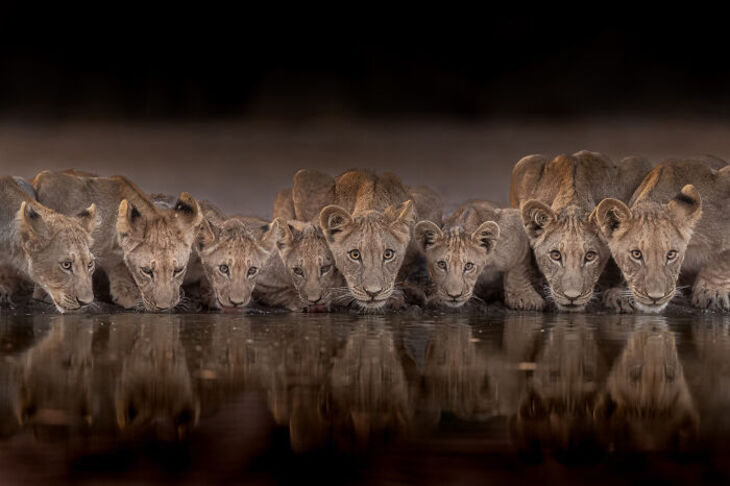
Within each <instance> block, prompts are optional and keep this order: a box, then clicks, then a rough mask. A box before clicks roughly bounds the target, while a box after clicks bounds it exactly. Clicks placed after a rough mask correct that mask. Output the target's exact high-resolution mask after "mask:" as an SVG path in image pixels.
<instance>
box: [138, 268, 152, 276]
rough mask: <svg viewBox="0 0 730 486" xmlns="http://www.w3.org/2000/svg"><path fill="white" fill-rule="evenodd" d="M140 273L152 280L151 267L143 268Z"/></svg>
mask: <svg viewBox="0 0 730 486" xmlns="http://www.w3.org/2000/svg"><path fill="white" fill-rule="evenodd" d="M139 271H140V272H142V273H144V274H145V275H147V276H148V277H150V278H152V275H153V272H152V269H151V268H150V267H142V268H140V269H139Z"/></svg>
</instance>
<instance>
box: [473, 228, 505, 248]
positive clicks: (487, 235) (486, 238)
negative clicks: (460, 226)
mask: <svg viewBox="0 0 730 486" xmlns="http://www.w3.org/2000/svg"><path fill="white" fill-rule="evenodd" d="M471 239H472V240H473V241H474V242H475V243H476V244H477V245H479V246H481V247H483V248H484V249H485V250H486V252H487V253H490V252H492V251H493V250H494V246H495V245H496V244H497V240H498V239H499V225H498V224H497V223H495V222H494V221H485V222H484V223H482V224H480V225H479V227H478V228H477V229H476V231H475V232H474V233H472V234H471Z"/></svg>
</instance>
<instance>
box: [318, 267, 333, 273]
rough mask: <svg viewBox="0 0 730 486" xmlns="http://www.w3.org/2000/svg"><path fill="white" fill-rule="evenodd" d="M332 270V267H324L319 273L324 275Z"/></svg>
mask: <svg viewBox="0 0 730 486" xmlns="http://www.w3.org/2000/svg"><path fill="white" fill-rule="evenodd" d="M331 269H332V265H322V266H321V267H320V269H319V273H320V274H322V275H324V274H325V273H327V272H329V271H330V270H331Z"/></svg>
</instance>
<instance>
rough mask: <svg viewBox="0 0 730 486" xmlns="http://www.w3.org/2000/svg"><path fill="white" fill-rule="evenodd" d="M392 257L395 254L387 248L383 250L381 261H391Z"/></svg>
mask: <svg viewBox="0 0 730 486" xmlns="http://www.w3.org/2000/svg"><path fill="white" fill-rule="evenodd" d="M394 256H395V252H394V251H393V250H391V249H390V248H388V249H387V250H385V252H383V260H385V261H386V262H387V261H390V260H392V259H393V257H394Z"/></svg>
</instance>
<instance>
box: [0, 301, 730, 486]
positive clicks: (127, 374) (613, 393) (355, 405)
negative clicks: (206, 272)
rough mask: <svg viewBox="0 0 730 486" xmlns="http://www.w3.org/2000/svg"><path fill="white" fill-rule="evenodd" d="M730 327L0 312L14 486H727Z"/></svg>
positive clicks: (713, 319) (694, 319)
mask: <svg viewBox="0 0 730 486" xmlns="http://www.w3.org/2000/svg"><path fill="white" fill-rule="evenodd" d="M728 410H730V319H729V318H728V317H723V316H712V315H707V316H701V317H698V316H690V317H673V318H665V317H656V316H652V317H649V316H626V315H624V316H621V315H618V316H617V315H556V314H520V313H508V314H506V315H501V316H494V317H484V316H479V317H477V316H466V315H437V316H428V317H414V316H403V315H398V316H350V315H342V314H332V315H291V314H283V315H274V316H272V315H269V316H244V315H226V314H196V315H151V314H113V315H75V316H74V315H42V314H36V315H18V314H4V315H0V484H3V485H5V484H16V483H24V484H28V483H30V484H33V483H41V484H49V483H52V484H58V483H64V482H75V481H79V482H82V483H83V482H85V483H87V484H97V483H99V482H102V483H106V484H129V483H136V484H146V483H148V482H155V481H166V482H167V481H169V482H181V483H185V484H198V483H206V482H210V483H213V482H216V483H218V482H224V483H225V482H238V481H241V480H246V481H248V482H253V483H264V484H271V483H276V484H281V483H295V482H296V483H302V482H309V481H318V482H320V483H361V482H378V483H381V482H384V483H416V482H418V483H427V484H431V483H432V484H446V483H474V482H477V481H479V482H485V481H500V482H501V483H509V484H512V483H518V484H519V483H522V484H524V483H526V482H528V483H533V482H542V483H544V482H547V481H563V482H568V483H579V482H585V481H592V482H596V483H608V482H614V481H619V480H620V481H631V482H635V481H641V480H647V479H652V480H657V479H658V480H661V481H663V482H666V483H680V482H688V481H701V482H727V479H728V477H730V465H728V464H727V461H725V458H726V457H727V453H728V452H729V450H728V449H729V448H728V446H727V445H726V444H727V440H726V439H727V438H728V436H730V420H728V418H726V417H727V415H728V413H727V411H728Z"/></svg>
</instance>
